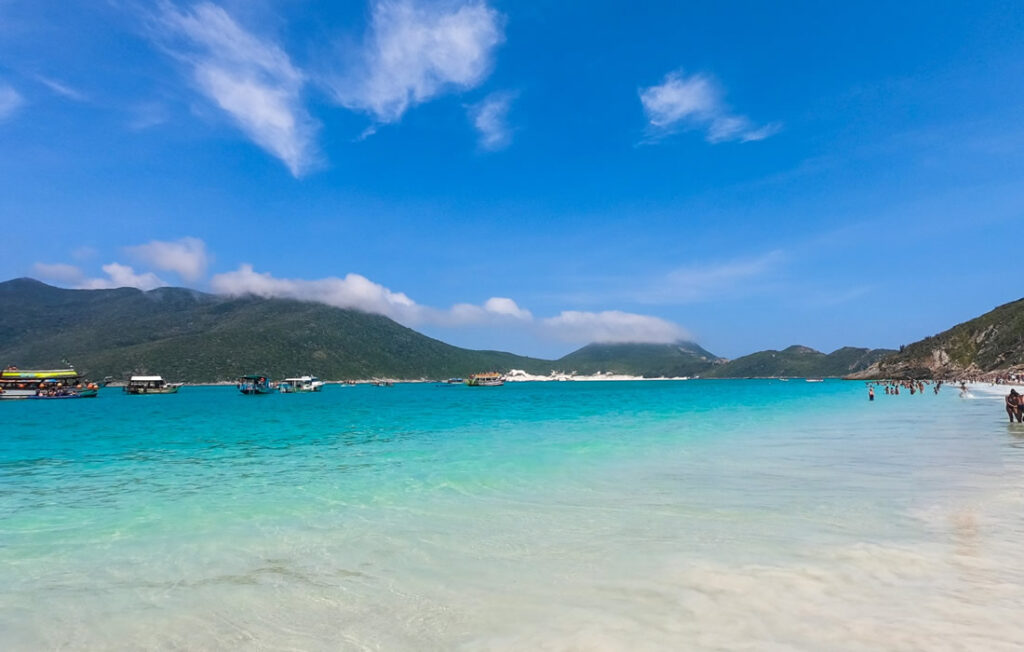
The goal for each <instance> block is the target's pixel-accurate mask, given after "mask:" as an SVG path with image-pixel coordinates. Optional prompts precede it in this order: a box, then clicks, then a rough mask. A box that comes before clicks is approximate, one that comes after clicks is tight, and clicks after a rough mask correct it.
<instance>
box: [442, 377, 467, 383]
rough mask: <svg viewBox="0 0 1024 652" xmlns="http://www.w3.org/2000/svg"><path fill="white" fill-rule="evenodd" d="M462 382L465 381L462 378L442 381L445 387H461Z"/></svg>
mask: <svg viewBox="0 0 1024 652" xmlns="http://www.w3.org/2000/svg"><path fill="white" fill-rule="evenodd" d="M464 382H465V381H464V380H463V379H462V378H449V379H448V380H446V381H444V383H445V384H446V385H461V384H462V383H464Z"/></svg>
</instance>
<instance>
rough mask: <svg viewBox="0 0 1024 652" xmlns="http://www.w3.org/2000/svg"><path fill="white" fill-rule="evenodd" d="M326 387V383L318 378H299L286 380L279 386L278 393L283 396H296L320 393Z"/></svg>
mask: <svg viewBox="0 0 1024 652" xmlns="http://www.w3.org/2000/svg"><path fill="white" fill-rule="evenodd" d="M323 386H324V381H322V380H320V379H319V378H317V377H316V376H299V377H297V378H285V379H284V380H282V381H281V382H280V383H278V384H277V391H279V392H281V393H282V394H295V393H297V392H319V391H320V390H321V389H322V388H323Z"/></svg>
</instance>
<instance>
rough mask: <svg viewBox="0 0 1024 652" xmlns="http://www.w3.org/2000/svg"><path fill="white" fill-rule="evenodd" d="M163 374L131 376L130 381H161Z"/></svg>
mask: <svg viewBox="0 0 1024 652" xmlns="http://www.w3.org/2000/svg"><path fill="white" fill-rule="evenodd" d="M163 379H164V377H163V376H132V377H131V382H133V383H159V382H161V381H163Z"/></svg>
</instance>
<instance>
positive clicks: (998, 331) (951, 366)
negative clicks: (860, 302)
mask: <svg viewBox="0 0 1024 652" xmlns="http://www.w3.org/2000/svg"><path fill="white" fill-rule="evenodd" d="M1021 370H1024V299H1019V300H1017V301H1013V302H1011V303H1006V304H1003V305H1001V306H999V307H998V308H996V309H995V310H991V311H989V312H987V313H985V314H984V315H982V316H980V317H977V318H975V319H971V320H970V321H965V322H963V323H962V324H957V325H956V326H954V327H953V328H950V329H949V330H947V331H943V332H941V333H939V334H938V335H933V336H931V337H926V338H924V339H923V340H920V341H918V342H914V343H913V344H910V345H908V346H906V347H904V349H903V350H902V351H900V352H898V353H896V354H895V355H893V356H891V357H888V358H886V359H884V360H881V361H879V362H878V363H877V364H875V365H872V366H871V367H870V368H868V369H866V370H865V371H864V372H862V373H860V374H857V377H859V378H955V377H958V376H970V375H985V374H996V373H1000V372H1008V371H1021Z"/></svg>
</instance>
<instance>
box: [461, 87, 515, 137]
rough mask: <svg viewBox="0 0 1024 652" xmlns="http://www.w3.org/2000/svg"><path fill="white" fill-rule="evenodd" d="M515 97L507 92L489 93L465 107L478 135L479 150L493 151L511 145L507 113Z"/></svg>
mask: <svg viewBox="0 0 1024 652" xmlns="http://www.w3.org/2000/svg"><path fill="white" fill-rule="evenodd" d="M516 96H517V94H516V93H512V92H508V91H504V92H497V93H491V94H490V95H488V96H487V97H485V98H484V99H483V100H481V101H480V102H477V103H476V104H471V105H469V106H468V107H467V113H468V115H469V119H470V121H472V123H473V126H474V127H475V128H476V130H477V132H479V134H480V137H479V140H478V142H479V144H480V147H481V148H483V149H486V150H490V151H495V150H499V149H504V148H505V147H508V146H509V145H510V144H511V143H512V128H511V127H510V126H509V124H508V112H509V109H510V108H511V106H512V101H513V100H515V99H516Z"/></svg>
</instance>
